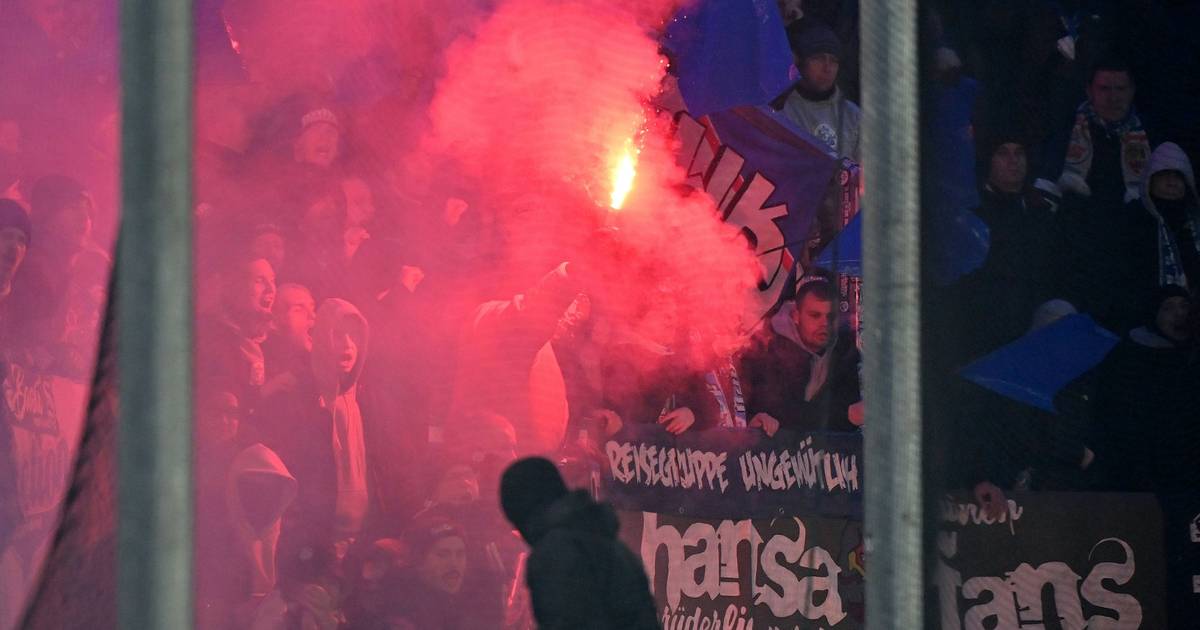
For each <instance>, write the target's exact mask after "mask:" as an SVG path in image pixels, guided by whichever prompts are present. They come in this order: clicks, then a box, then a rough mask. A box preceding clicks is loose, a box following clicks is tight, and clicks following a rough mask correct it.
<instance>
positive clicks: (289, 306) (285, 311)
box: [273, 287, 317, 352]
mask: <svg viewBox="0 0 1200 630" xmlns="http://www.w3.org/2000/svg"><path fill="white" fill-rule="evenodd" d="M273 310H274V313H275V329H276V331H277V332H278V333H279V334H280V335H282V337H283V339H284V340H285V341H287V343H288V345H289V346H292V347H293V348H296V349H301V350H304V351H306V352H308V351H311V350H312V328H313V324H314V323H316V321H317V305H316V303H315V302H313V298H312V294H311V293H309V292H308V290H307V289H304V288H300V287H288V288H286V289H283V290H281V291H279V297H278V298H277V299H276V300H275V307H274V309H273Z"/></svg>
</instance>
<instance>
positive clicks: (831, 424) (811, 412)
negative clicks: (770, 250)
mask: <svg viewBox="0 0 1200 630" xmlns="http://www.w3.org/2000/svg"><path fill="white" fill-rule="evenodd" d="M808 284H813V285H815V286H813V287H810V288H808V289H807V290H805V288H804V287H802V288H801V289H800V292H799V294H798V296H797V299H796V300H795V301H789V302H787V303H785V304H784V305H783V307H781V308H780V309H779V312H778V313H776V314H775V315H774V316H773V317H772V318H771V319H770V322H769V325H768V326H767V328H766V329H765V330H763V331H762V333H761V334H760V335H758V338H757V339H756V340H755V342H756V343H755V344H754V345H753V346H752V348H751V349H750V350H749V351H747V352H746V354H744V355H743V356H742V361H741V370H742V374H743V379H744V380H745V382H746V390H747V395H746V405H747V407H748V408H749V409H748V415H750V416H755V415H757V414H759V413H765V414H768V415H770V416H771V417H773V418H774V419H776V420H778V421H779V423H780V425H781V426H782V427H783V428H789V429H795V430H801V431H814V430H825V431H857V430H858V427H856V426H855V425H854V424H853V423H851V422H850V419H849V409H850V406H851V405H852V404H854V403H856V402H858V401H859V400H862V395H861V392H860V387H859V377H858V365H859V363H860V362H861V360H862V357H861V355H860V354H859V352H858V348H857V347H856V346H855V344H854V340H853V337H852V336H851V335H850V334H849V332H848V331H846V330H840V331H839V327H838V326H837V325H836V324H831V325H830V326H829V333H830V337H829V339H828V340H827V341H826V342H825V343H824V346H823V347H822V348H821V349H820V350H819V351H814V349H813V348H811V347H810V346H808V345H806V344H805V343H803V342H802V341H801V335H802V333H801V331H800V326H799V325H798V324H797V319H798V317H797V311H798V310H799V308H800V307H799V303H804V302H805V300H806V298H807V296H808V295H813V296H814V299H816V300H817V302H818V303H824V304H830V305H831V306H832V307H833V308H834V309H836V305H837V296H836V295H834V294H833V293H832V289H830V288H829V283H828V281H827V280H823V279H809V280H808Z"/></svg>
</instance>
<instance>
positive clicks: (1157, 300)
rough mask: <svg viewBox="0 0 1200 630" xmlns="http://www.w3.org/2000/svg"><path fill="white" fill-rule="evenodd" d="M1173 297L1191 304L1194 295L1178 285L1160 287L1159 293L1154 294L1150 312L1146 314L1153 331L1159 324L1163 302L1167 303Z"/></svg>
mask: <svg viewBox="0 0 1200 630" xmlns="http://www.w3.org/2000/svg"><path fill="white" fill-rule="evenodd" d="M1173 297H1181V298H1183V299H1185V300H1188V301H1189V302H1190V301H1191V299H1192V294H1191V293H1189V292H1188V290H1187V289H1185V288H1183V287H1181V286H1179V285H1178V284H1164V285H1163V286H1161V287H1159V288H1158V291H1155V293H1154V302H1153V303H1152V305H1151V307H1150V309H1149V311H1148V312H1147V313H1146V316H1147V318H1148V323H1149V324H1150V327H1151V329H1154V328H1155V326H1157V324H1158V310H1159V309H1160V308H1162V305H1163V302H1166V301H1167V300H1169V299H1171V298H1173Z"/></svg>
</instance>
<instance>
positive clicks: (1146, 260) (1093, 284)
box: [1058, 142, 1200, 331]
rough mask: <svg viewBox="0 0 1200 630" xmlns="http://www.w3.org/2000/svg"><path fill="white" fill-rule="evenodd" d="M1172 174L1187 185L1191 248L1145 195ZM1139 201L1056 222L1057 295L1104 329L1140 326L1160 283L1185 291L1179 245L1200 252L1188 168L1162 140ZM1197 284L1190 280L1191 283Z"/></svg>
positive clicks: (1198, 206) (1199, 205) (1197, 206)
mask: <svg viewBox="0 0 1200 630" xmlns="http://www.w3.org/2000/svg"><path fill="white" fill-rule="evenodd" d="M1167 170H1176V171H1179V172H1181V173H1183V176H1184V179H1185V180H1186V181H1187V182H1188V192H1187V196H1186V197H1185V199H1186V201H1187V203H1186V204H1185V206H1186V208H1187V209H1186V213H1187V218H1188V219H1189V221H1187V222H1186V223H1188V224H1190V225H1191V226H1193V228H1191V232H1192V235H1193V236H1192V238H1191V239H1190V240H1191V243H1182V242H1181V239H1179V238H1178V235H1177V233H1176V232H1175V231H1174V230H1172V229H1169V226H1168V225H1167V222H1166V220H1165V218H1164V217H1163V216H1162V213H1161V212H1160V210H1161V209H1160V208H1158V207H1157V204H1156V203H1155V201H1154V200H1153V199H1152V198H1151V197H1150V194H1149V188H1150V180H1151V178H1152V177H1153V176H1154V174H1156V173H1160V172H1162V171H1167ZM1139 196H1140V198H1139V199H1135V200H1134V201H1131V202H1130V203H1129V204H1127V205H1125V206H1124V207H1123V208H1122V212H1120V213H1116V214H1106V215H1103V216H1089V215H1088V213H1087V212H1078V213H1068V214H1066V215H1064V216H1061V217H1060V225H1059V229H1060V241H1061V242H1060V249H1061V250H1062V252H1063V253H1064V254H1065V259H1064V260H1063V261H1062V263H1061V264H1060V266H1059V268H1060V269H1061V273H1060V276H1061V278H1060V282H1061V283H1062V284H1061V287H1060V289H1059V291H1058V294H1059V295H1060V296H1062V297H1064V298H1066V299H1067V300H1068V301H1070V302H1071V303H1072V304H1074V305H1076V306H1077V307H1079V310H1080V311H1082V312H1085V313H1088V314H1090V315H1092V316H1093V317H1094V318H1096V320H1097V321H1098V322H1099V323H1100V324H1101V325H1102V326H1104V327H1105V328H1108V329H1109V330H1115V331H1127V330H1130V329H1132V328H1135V327H1137V326H1140V325H1141V324H1142V323H1143V320H1144V316H1143V314H1144V312H1145V309H1146V306H1147V305H1148V304H1150V303H1151V302H1152V301H1153V300H1154V295H1155V292H1156V291H1158V289H1159V287H1160V286H1163V285H1164V284H1179V285H1180V286H1185V285H1186V283H1187V279H1186V278H1185V277H1184V273H1183V268H1184V258H1183V257H1182V256H1181V253H1182V252H1181V248H1182V247H1183V246H1188V247H1192V248H1193V252H1200V242H1197V239H1196V238H1195V234H1196V233H1195V230H1194V226H1196V225H1200V223H1198V221H1200V214H1198V213H1200V202H1198V201H1197V193H1196V186H1195V178H1194V175H1193V171H1192V165H1191V163H1190V162H1189V161H1188V159H1187V156H1186V155H1185V154H1184V153H1183V151H1182V149H1180V148H1179V146H1178V145H1176V144H1174V143H1170V142H1164V143H1163V144H1161V145H1159V147H1158V148H1157V149H1155V150H1154V152H1153V153H1152V154H1151V156H1150V160H1149V162H1148V164H1147V167H1146V168H1145V169H1144V170H1143V176H1142V183H1141V193H1140V195H1139ZM1197 282H1198V281H1197V280H1195V279H1193V280H1192V283H1193V284H1195V283H1197Z"/></svg>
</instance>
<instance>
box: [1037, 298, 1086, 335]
mask: <svg viewBox="0 0 1200 630" xmlns="http://www.w3.org/2000/svg"><path fill="white" fill-rule="evenodd" d="M1078 312H1079V310H1078V309H1076V308H1075V305H1074V304H1071V303H1070V302H1068V301H1066V300H1060V299H1053V300H1050V301H1048V302H1045V303H1043V304H1042V305H1041V306H1039V307H1037V309H1036V310H1034V311H1033V323H1032V324H1030V326H1029V332H1033V331H1035V330H1039V329H1041V328H1045V327H1046V326H1049V325H1050V324H1053V323H1054V322H1056V321H1058V320H1060V319H1062V318H1064V317H1066V316H1068V315H1074V314H1075V313H1078Z"/></svg>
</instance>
